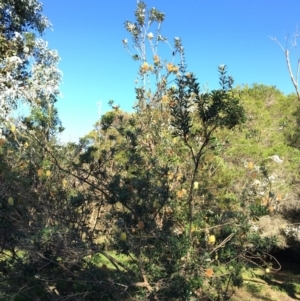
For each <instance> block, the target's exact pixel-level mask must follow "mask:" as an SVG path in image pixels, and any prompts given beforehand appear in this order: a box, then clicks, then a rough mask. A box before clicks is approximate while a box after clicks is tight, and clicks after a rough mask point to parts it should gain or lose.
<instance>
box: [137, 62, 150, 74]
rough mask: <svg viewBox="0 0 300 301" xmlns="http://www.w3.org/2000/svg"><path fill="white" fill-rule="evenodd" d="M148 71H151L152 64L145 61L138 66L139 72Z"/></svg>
mask: <svg viewBox="0 0 300 301" xmlns="http://www.w3.org/2000/svg"><path fill="white" fill-rule="evenodd" d="M148 71H153V66H151V65H149V64H148V63H147V62H144V63H143V64H142V66H141V68H140V72H141V73H146V72H148Z"/></svg>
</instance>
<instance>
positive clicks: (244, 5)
mask: <svg viewBox="0 0 300 301" xmlns="http://www.w3.org/2000/svg"><path fill="white" fill-rule="evenodd" d="M42 2H43V5H44V14H45V15H46V16H47V17H48V18H49V19H50V21H51V22H52V24H53V31H49V30H48V31H47V33H46V35H45V37H44V38H45V39H46V40H48V42H49V47H50V48H52V49H57V50H58V52H59V54H60V57H61V62H60V66H59V67H60V69H61V70H62V72H63V82H62V85H61V92H62V94H63V97H62V98H61V99H59V101H58V103H57V106H58V110H59V115H60V118H61V120H62V122H63V125H64V126H65V127H66V130H65V133H64V134H63V136H62V139H63V140H64V141H66V140H74V139H76V138H78V137H82V136H84V135H85V134H87V133H88V132H89V131H90V130H91V129H92V126H93V124H94V123H95V122H96V120H97V118H98V108H97V102H99V101H102V113H105V112H106V111H107V110H108V109H109V107H108V105H107V103H108V101H109V100H110V99H113V100H114V101H115V103H116V104H120V105H121V108H122V109H123V110H126V111H131V110H132V106H133V104H134V101H135V94H134V87H135V84H134V80H135V78H136V74H137V71H138V68H139V67H138V64H137V63H136V62H134V61H132V59H131V58H130V56H129V55H128V53H127V52H126V51H125V49H124V47H123V45H122V39H124V38H129V35H128V34H127V32H126V31H125V29H124V26H123V23H124V21H125V20H132V21H134V10H135V8H136V0H122V1H104V0H85V1H79V0H73V1H66V0H65V1H60V0H42ZM146 3H147V5H148V8H149V9H150V8H151V7H155V8H157V9H159V10H160V11H162V12H164V13H165V14H166V19H165V22H164V24H163V27H162V34H163V35H164V36H166V37H168V38H169V40H170V41H173V38H174V37H176V36H178V37H181V38H182V41H183V45H184V47H185V53H186V62H187V64H188V69H189V70H190V71H192V72H194V73H196V75H197V77H198V79H199V82H200V85H205V84H208V87H209V88H211V89H212V88H216V87H217V85H218V74H217V66H218V65H220V64H226V65H227V66H228V73H229V74H230V75H232V76H233V78H234V79H235V84H236V85H239V84H249V85H251V84H253V83H262V84H266V85H275V86H277V88H279V89H280V90H281V91H283V92H284V93H291V92H294V90H293V86H292V83H291V81H290V78H289V76H288V72H287V69H286V65H285V59H284V54H283V52H282V51H281V49H280V48H279V47H278V46H277V45H276V44H275V43H274V42H273V41H271V39H270V38H269V37H270V36H272V37H277V38H278V39H279V40H280V41H282V42H283V43H285V40H284V37H285V35H286V34H288V33H289V34H292V33H293V32H294V31H295V28H296V25H297V24H298V23H299V22H300V14H299V12H300V1H299V0H273V1H270V0H269V1H268V0H265V1H262V0H248V1H246V0H243V1H238V0H226V1H222V0H185V1H177V0H174V1H170V0H160V1H158V0H149V1H146ZM299 26H300V24H299ZM299 43H300V41H299ZM294 54H295V56H294V66H295V65H296V52H295V53H294ZM170 57H171V56H170ZM166 59H167V57H166Z"/></svg>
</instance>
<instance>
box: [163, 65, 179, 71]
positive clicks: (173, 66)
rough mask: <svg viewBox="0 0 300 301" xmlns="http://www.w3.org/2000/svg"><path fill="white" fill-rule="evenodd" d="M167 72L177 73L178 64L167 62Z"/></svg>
mask: <svg viewBox="0 0 300 301" xmlns="http://www.w3.org/2000/svg"><path fill="white" fill-rule="evenodd" d="M166 68H167V70H168V72H170V73H171V72H173V73H177V72H178V71H179V68H178V66H175V65H174V64H173V63H168V64H167V66H166Z"/></svg>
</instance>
